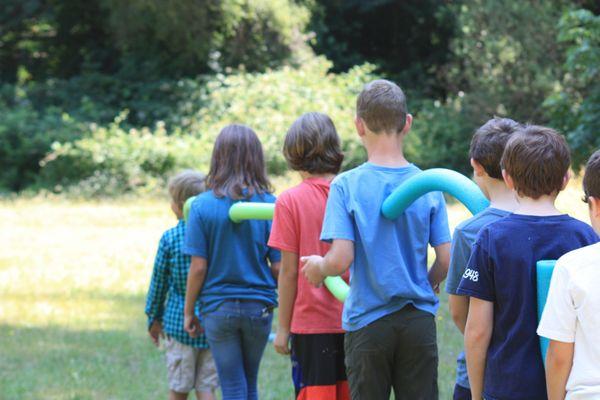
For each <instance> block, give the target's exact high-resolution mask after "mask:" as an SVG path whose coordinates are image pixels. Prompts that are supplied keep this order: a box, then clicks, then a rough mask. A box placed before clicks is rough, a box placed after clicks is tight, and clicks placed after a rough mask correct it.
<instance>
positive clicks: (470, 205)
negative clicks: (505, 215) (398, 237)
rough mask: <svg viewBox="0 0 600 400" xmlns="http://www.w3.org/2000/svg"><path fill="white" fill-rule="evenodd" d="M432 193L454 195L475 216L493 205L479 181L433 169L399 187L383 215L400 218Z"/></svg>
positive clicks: (440, 169) (391, 195) (388, 201)
mask: <svg viewBox="0 0 600 400" xmlns="http://www.w3.org/2000/svg"><path fill="white" fill-rule="evenodd" d="M429 192H445V193H448V194H450V195H452V196H453V197H455V198H456V199H457V200H458V201H460V202H461V203H463V204H464V205H465V207H467V209H468V210H469V211H470V212H471V213H472V214H477V213H479V212H481V211H483V210H484V209H486V208H487V207H488V206H489V201H488V199H487V198H486V197H485V196H484V195H483V193H482V192H481V189H479V187H478V186H477V184H475V182H473V181H472V180H470V179H469V178H467V177H466V176H464V175H462V174H460V173H458V172H456V171H452V170H449V169H444V168H433V169H428V170H425V171H423V172H420V173H418V174H416V175H414V176H411V177H410V178H408V179H407V180H406V181H404V182H403V183H402V184H401V185H400V186H398V187H397V188H396V189H395V190H394V191H393V192H392V193H391V194H390V195H389V196H388V197H387V198H386V199H385V201H384V202H383V205H382V206H381V212H382V213H383V215H384V217H386V218H387V219H396V218H398V217H399V216H400V215H401V214H402V213H403V212H404V210H406V209H407V208H408V207H409V206H410V205H411V204H412V203H413V202H414V201H415V200H417V199H418V198H419V197H421V196H423V195H425V194H427V193H429Z"/></svg>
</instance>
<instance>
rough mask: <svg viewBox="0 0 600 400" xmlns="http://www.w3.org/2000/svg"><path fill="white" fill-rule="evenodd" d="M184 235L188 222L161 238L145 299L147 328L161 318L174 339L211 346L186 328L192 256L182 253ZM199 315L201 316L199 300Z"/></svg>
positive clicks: (197, 305)
mask: <svg viewBox="0 0 600 400" xmlns="http://www.w3.org/2000/svg"><path fill="white" fill-rule="evenodd" d="M184 236H185V222H183V220H180V221H179V223H178V224H177V226H175V227H173V228H171V229H169V230H167V231H166V232H165V233H164V234H163V235H162V238H161V239H160V242H159V244H158V251H157V252H156V258H155V260H154V271H153V272H152V280H151V281H150V289H149V290H148V299H147V300H146V315H147V316H148V327H150V325H152V323H153V322H154V321H161V322H162V325H163V330H164V332H165V333H166V334H167V335H169V336H170V337H172V338H173V339H175V340H177V341H178V342H181V343H183V344H186V345H188V346H192V347H196V348H208V343H207V342H206V337H205V336H204V335H203V334H201V335H200V336H199V337H197V338H192V337H191V336H190V335H188V334H187V332H186V331H184V330H183V308H184V305H185V288H186V282H187V276H188V271H189V269H190V256H187V255H185V254H183V253H182V252H181V247H182V245H183V239H184ZM196 315H198V316H200V313H199V303H198V302H197V303H196Z"/></svg>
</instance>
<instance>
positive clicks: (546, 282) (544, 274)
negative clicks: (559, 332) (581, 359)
mask: <svg viewBox="0 0 600 400" xmlns="http://www.w3.org/2000/svg"><path fill="white" fill-rule="evenodd" d="M555 265H556V261H555V260H540V261H538V262H537V264H536V267H535V268H536V273H537V280H536V281H537V316H538V323H539V322H540V320H541V319H542V313H543V312H544V307H545V306H546V300H547V299H548V291H549V290H550V281H551V280H552V273H553V272H554V266H555ZM549 344H550V341H549V340H548V339H547V338H545V337H541V336H540V350H541V352H542V360H544V365H545V364H546V352H547V351H548V345H549Z"/></svg>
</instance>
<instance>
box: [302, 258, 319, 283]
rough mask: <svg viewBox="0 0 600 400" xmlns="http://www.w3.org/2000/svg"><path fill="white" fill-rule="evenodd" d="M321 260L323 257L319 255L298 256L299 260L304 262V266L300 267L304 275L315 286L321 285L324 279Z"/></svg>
mask: <svg viewBox="0 0 600 400" xmlns="http://www.w3.org/2000/svg"><path fill="white" fill-rule="evenodd" d="M323 260H324V258H323V257H321V256H306V257H302V258H300V261H302V262H303V263H304V266H303V267H302V273H303V274H304V277H306V279H308V281H309V282H310V283H311V284H313V285H314V286H316V287H321V285H322V284H323V281H324V280H325V275H323V273H322V272H321V264H323Z"/></svg>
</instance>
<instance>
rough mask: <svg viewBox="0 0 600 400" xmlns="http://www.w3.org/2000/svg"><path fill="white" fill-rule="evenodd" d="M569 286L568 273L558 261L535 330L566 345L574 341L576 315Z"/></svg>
mask: <svg viewBox="0 0 600 400" xmlns="http://www.w3.org/2000/svg"><path fill="white" fill-rule="evenodd" d="M569 286H570V277H569V272H568V271H567V269H566V268H565V267H564V266H563V265H562V264H561V262H560V260H559V261H558V262H557V263H556V266H555V267H554V272H553V274H552V280H551V281H550V290H549V291H548V300H547V301H546V306H545V307H544V312H543V313H542V318H541V321H540V325H539V327H538V330H537V333H538V335H540V336H543V337H546V338H548V339H551V340H558V341H560V342H566V343H572V342H574V341H575V328H576V326H577V313H576V310H575V304H574V302H573V298H572V296H571V293H570V290H569Z"/></svg>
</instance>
